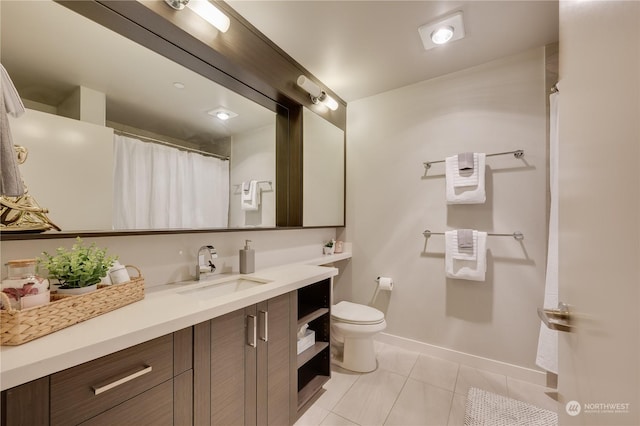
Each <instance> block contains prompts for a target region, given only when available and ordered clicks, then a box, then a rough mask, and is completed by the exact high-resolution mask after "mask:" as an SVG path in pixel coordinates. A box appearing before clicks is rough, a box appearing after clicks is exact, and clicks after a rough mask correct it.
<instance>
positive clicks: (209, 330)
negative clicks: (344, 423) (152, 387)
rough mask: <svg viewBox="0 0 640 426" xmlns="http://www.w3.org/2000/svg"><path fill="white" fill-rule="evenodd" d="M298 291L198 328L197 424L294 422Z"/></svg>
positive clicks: (196, 345) (196, 339)
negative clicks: (293, 331) (294, 317)
mask: <svg viewBox="0 0 640 426" xmlns="http://www.w3.org/2000/svg"><path fill="white" fill-rule="evenodd" d="M293 297H294V293H288V294H284V295H281V296H278V297H275V298H273V299H269V300H267V301H263V302H260V303H258V304H256V305H252V306H249V307H247V308H244V309H241V310H238V311H234V312H231V313H228V314H226V315H223V316H221V317H218V318H214V319H212V320H211V321H207V322H204V323H201V324H198V325H196V326H195V327H194V330H195V331H194V348H195V351H194V392H195V403H194V423H195V424H197V425H288V424H291V422H290V417H289V414H290V406H289V404H290V387H291V386H290V385H291V377H290V363H291V360H290V353H291V347H292V344H293V342H292V340H291V324H290V313H291V306H292V303H293V301H294V299H293Z"/></svg>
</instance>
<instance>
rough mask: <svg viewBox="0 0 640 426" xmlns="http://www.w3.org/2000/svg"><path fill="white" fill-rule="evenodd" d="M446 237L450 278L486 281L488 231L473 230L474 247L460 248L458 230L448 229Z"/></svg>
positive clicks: (447, 269)
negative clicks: (470, 248) (468, 248)
mask: <svg viewBox="0 0 640 426" xmlns="http://www.w3.org/2000/svg"><path fill="white" fill-rule="evenodd" d="M444 238H445V255H444V263H445V272H446V276H447V277H448V278H457V279H461V280H471V281H484V279H485V273H486V271H487V233H486V232H480V231H475V230H474V231H473V249H472V250H470V251H466V250H460V249H459V248H458V231H447V232H445V233H444Z"/></svg>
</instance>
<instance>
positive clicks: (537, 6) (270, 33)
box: [227, 0, 558, 102]
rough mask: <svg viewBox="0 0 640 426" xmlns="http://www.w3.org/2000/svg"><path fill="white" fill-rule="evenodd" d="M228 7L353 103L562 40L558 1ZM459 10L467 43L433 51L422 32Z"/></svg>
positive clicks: (301, 1)
mask: <svg viewBox="0 0 640 426" xmlns="http://www.w3.org/2000/svg"><path fill="white" fill-rule="evenodd" d="M227 3H228V4H229V5H231V7H233V8H234V9H235V10H236V11H238V13H240V14H241V15H242V16H243V17H245V18H246V19H247V20H248V21H249V22H251V23H252V24H253V25H254V26H255V27H256V28H258V30H260V31H261V32H262V33H264V34H265V35H266V36H267V37H268V38H270V39H271V40H272V41H273V42H274V43H275V44H277V45H278V46H279V47H281V48H282V49H283V50H284V51H285V52H287V53H288V54H289V55H290V56H291V57H293V58H294V59H295V60H296V61H298V62H299V63H300V64H301V65H302V66H304V67H305V68H306V69H307V70H309V72H311V73H312V74H313V75H314V76H316V77H317V78H318V79H320V81H322V82H323V83H324V84H326V85H327V86H328V87H329V88H331V90H333V91H334V92H335V93H336V94H337V95H338V96H340V97H341V98H343V99H344V100H346V101H347V102H349V101H353V100H356V99H361V98H364V97H368V96H371V95H374V94H377V93H382V92H385V91H387V90H392V89H395V88H398V87H403V86H406V85H409V84H412V83H416V82H419V81H423V80H427V79H430V78H434V77H437V76H439V75H443V74H447V73H450V72H454V71H457V70H461V69H464V68H468V67H472V66H474V65H479V64H482V63H485V62H488V61H491V60H494V59H497V58H501V57H505V56H509V55H512V54H516V53H519V52H523V51H525V50H527V49H530V48H534V47H538V46H543V45H545V44H548V43H552V42H556V41H558V2H557V1H544V0H534V1H330V0H319V1H318V0H316V1H311V0H288V1H272V0H259V1H253V0H227ZM458 10H461V11H462V12H463V15H464V25H465V31H466V37H465V38H464V39H462V40H458V41H455V42H452V43H451V44H448V45H443V46H440V47H438V48H435V49H432V50H429V51H425V50H424V49H423V47H422V42H421V40H420V37H419V35H418V27H419V26H421V25H423V24H425V23H428V22H430V21H432V20H434V19H436V18H438V17H441V16H443V15H448V14H449V13H451V12H454V11H458Z"/></svg>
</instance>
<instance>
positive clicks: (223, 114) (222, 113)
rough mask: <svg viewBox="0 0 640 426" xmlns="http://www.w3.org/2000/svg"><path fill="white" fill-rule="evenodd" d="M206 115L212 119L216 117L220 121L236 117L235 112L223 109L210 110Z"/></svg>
mask: <svg viewBox="0 0 640 426" xmlns="http://www.w3.org/2000/svg"><path fill="white" fill-rule="evenodd" d="M207 114H209V115H211V116H213V117H216V118H217V119H218V120H222V121H226V120H228V119H230V118H234V117H237V116H238V114H236V113H235V112H233V111H231V110H230V109H228V108H225V107H218V108H215V109H212V110H211V111H207Z"/></svg>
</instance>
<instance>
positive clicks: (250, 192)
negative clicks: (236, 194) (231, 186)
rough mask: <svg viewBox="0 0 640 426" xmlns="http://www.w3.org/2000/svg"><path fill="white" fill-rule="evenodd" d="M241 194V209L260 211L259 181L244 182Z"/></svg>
mask: <svg viewBox="0 0 640 426" xmlns="http://www.w3.org/2000/svg"><path fill="white" fill-rule="evenodd" d="M240 192H241V194H240V203H241V204H240V208H241V209H242V210H246V211H251V210H258V206H259V204H260V201H259V199H260V194H259V192H258V181H257V180H252V181H250V182H242V188H241V189H240Z"/></svg>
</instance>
